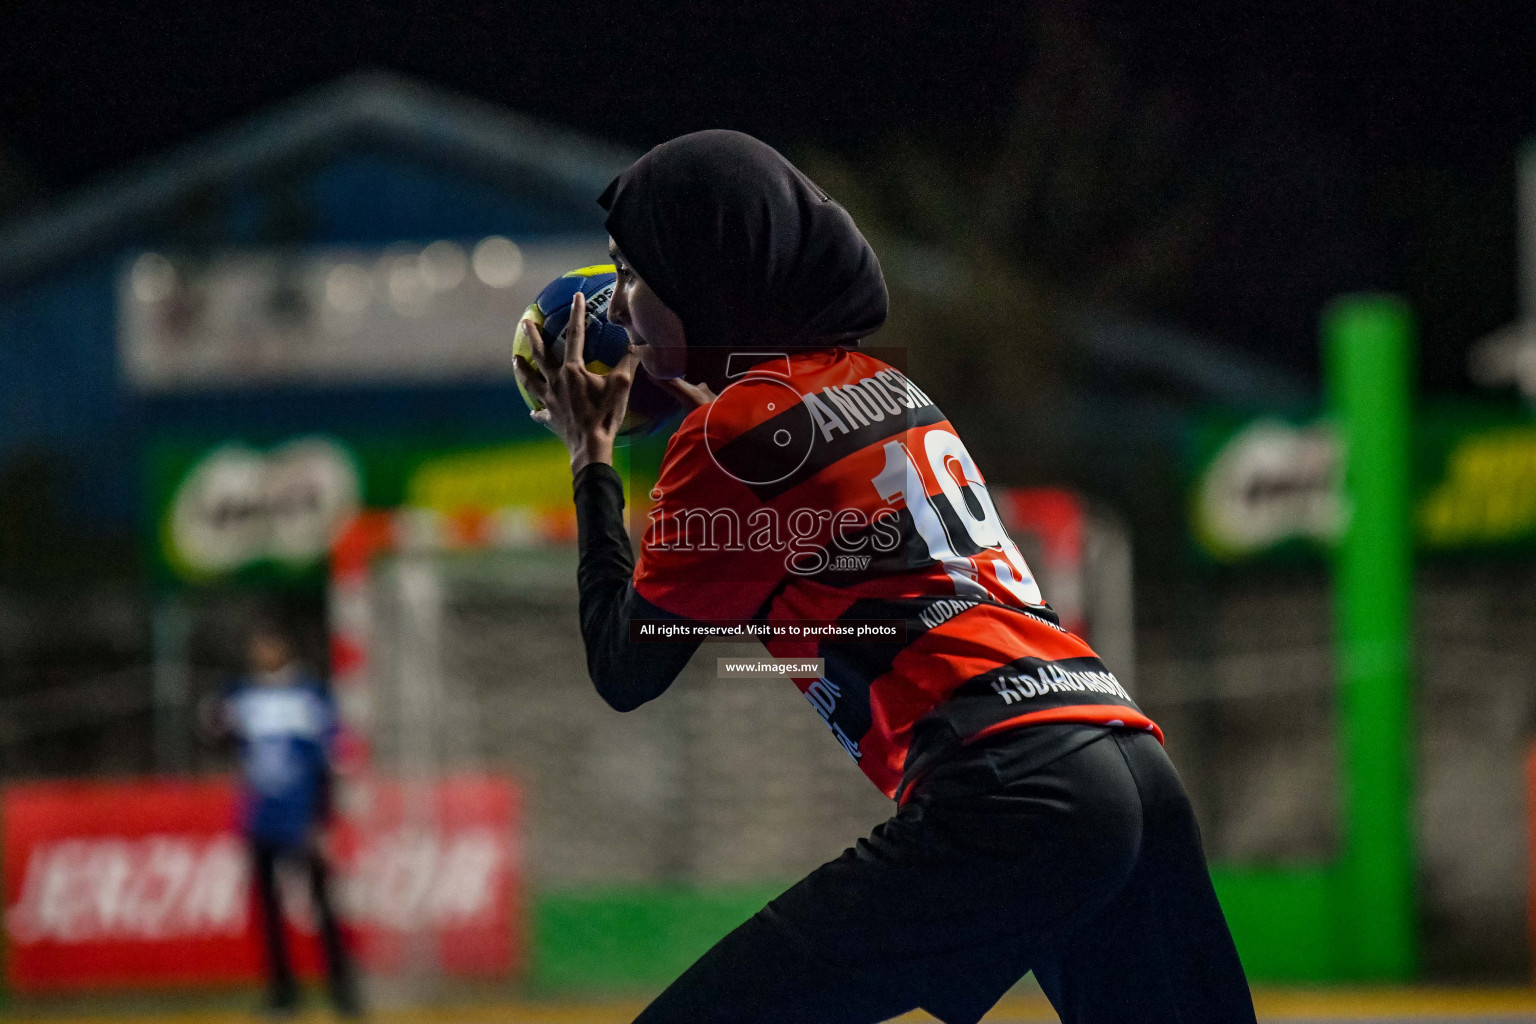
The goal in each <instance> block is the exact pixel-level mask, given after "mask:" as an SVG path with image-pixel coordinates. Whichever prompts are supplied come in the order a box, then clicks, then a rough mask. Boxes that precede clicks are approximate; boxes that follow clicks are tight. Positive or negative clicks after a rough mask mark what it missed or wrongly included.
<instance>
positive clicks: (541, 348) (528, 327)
mask: <svg viewBox="0 0 1536 1024" xmlns="http://www.w3.org/2000/svg"><path fill="white" fill-rule="evenodd" d="M523 333H524V334H526V335H528V347H529V348H531V349H533V361H534V362H535V363H536V364H538V365H539V366H541V367H545V368H546V369H547V368H548V367H549V352H548V351H547V350H548V348H549V346H547V345H545V344H544V331H543V330H542V329H540V327H539V325H538V324H536V323H534V322H533V321H532V320H524V321H523Z"/></svg>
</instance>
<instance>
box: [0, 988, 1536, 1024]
mask: <svg viewBox="0 0 1536 1024" xmlns="http://www.w3.org/2000/svg"><path fill="white" fill-rule="evenodd" d="M644 1005H645V1004H644V1002H637V1001H625V1002H586V1003H577V1002H548V1003H545V1002H517V1003H487V1004H463V1005H455V1006H443V1007H436V1008H430V1009H411V1010H405V1009H402V1010H380V1011H377V1012H374V1013H370V1014H369V1020H370V1021H374V1022H377V1024H628V1022H629V1021H632V1020H633V1019H634V1018H635V1016H636V1015H637V1014H639V1012H640V1011H641V1010H642V1009H643V1008H644ZM1254 1005H1255V1007H1256V1008H1257V1010H1258V1012H1259V1017H1260V1019H1261V1020H1272V1019H1282V1020H1286V1021H1305V1020H1308V1019H1327V1020H1361V1021H1368V1020H1377V1021H1381V1020H1385V1019H1388V1018H1395V1019H1405V1020H1407V1021H1412V1020H1413V1019H1414V1018H1416V1017H1459V1016H1466V1017H1472V1016H1479V1015H1481V1016H1509V1015H1519V1014H1526V1015H1529V1016H1530V1018H1531V1019H1532V1020H1533V1021H1536V989H1532V988H1503V989H1486V988H1480V989H1469V988H1443V987H1435V988H1429V987H1425V988H1394V989H1363V988H1349V989H1274V988H1265V989H1259V990H1257V991H1256V992H1255V993H1254ZM334 1019H335V1018H334V1017H332V1016H331V1015H330V1014H329V1013H328V1012H326V1011H324V1010H321V1009H315V1010H310V1011H307V1012H305V1013H303V1014H301V1015H300V1016H298V1017H296V1018H294V1020H295V1022H296V1024H321V1022H329V1021H333V1020H334ZM263 1020H264V1018H262V1017H261V1016H260V1015H258V1014H254V1013H248V1012H241V1011H238V1010H229V1009H218V1010H170V1011H154V1010H150V1009H145V1008H142V1007H134V1008H132V1009H127V1010H124V1011H123V1012H120V1013H107V1012H103V1011H101V1010H100V1009H97V1010H94V1011H92V1012H89V1013H84V1014H81V1013H74V1012H69V1011H64V1010H61V1011H50V1010H49V1009H48V1008H46V1007H43V1006H36V1005H33V1006H27V1007H18V1006H12V1007H10V1008H9V1009H7V1010H4V1011H0V1024H22V1022H23V1021H25V1022H27V1024H150V1022H154V1024H256V1022H262V1021H263ZM932 1020H933V1018H931V1017H929V1016H928V1015H927V1014H924V1013H912V1014H907V1015H906V1016H904V1017H902V1018H900V1021H901V1022H902V1024H922V1022H929V1021H932ZM986 1020H987V1021H989V1022H993V1024H1036V1022H1055V1021H1056V1014H1055V1013H1054V1012H1053V1011H1052V1010H1051V1007H1050V1004H1049V1003H1048V1002H1046V1000H1045V999H1044V997H1042V996H1038V995H1032V996H1025V995H1020V996H1010V997H1007V998H1005V999H1004V1000H1003V1001H1002V1002H1001V1003H999V1004H998V1005H997V1007H996V1008H995V1009H994V1010H993V1011H992V1012H991V1013H989V1014H987V1017H986Z"/></svg>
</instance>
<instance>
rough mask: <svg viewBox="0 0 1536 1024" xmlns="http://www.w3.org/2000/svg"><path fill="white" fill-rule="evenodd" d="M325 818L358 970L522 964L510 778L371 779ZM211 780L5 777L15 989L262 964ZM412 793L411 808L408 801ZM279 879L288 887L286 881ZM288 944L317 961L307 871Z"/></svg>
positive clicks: (245, 975)
mask: <svg viewBox="0 0 1536 1024" xmlns="http://www.w3.org/2000/svg"><path fill="white" fill-rule="evenodd" d="M363 792H364V794H365V799H363V800H360V801H359V800H354V801H352V802H353V803H355V804H357V805H358V806H357V807H356V808H355V809H353V810H351V812H350V816H349V817H348V818H347V819H345V820H343V821H341V822H340V823H338V825H337V827H336V828H335V829H334V833H335V834H334V836H333V839H334V843H333V845H334V848H335V856H334V858H333V864H334V866H335V868H336V875H335V878H334V881H333V884H334V885H335V886H336V897H337V900H338V903H339V905H340V912H341V914H342V916H343V919H344V921H345V923H346V924H347V925H348V928H349V933H350V935H351V937H352V941H353V945H354V948H355V950H356V952H357V954H358V955H359V957H360V960H361V962H362V964H363V966H364V969H365V970H367V971H369V972H371V973H376V974H386V975H393V974H397V973H399V972H401V971H405V970H412V969H416V970H420V969H431V970H433V971H437V972H441V973H444V974H449V975H454V976H461V977H492V978H494V977H503V976H505V975H506V974H507V973H508V972H510V971H512V970H513V969H514V968H516V967H517V966H518V965H519V963H520V961H521V952H522V938H521V934H520V927H521V912H520V904H519V889H520V884H521V882H520V880H521V866H520V858H519V848H518V842H517V828H518V820H519V804H518V797H517V793H516V790H515V789H514V788H513V786H512V784H511V783H510V782H508V781H507V780H505V779H498V778H493V777H489V776H481V775H463V776H453V777H449V778H445V779H440V780H437V781H435V782H430V783H418V784H414V785H411V784H402V783H399V782H394V781H385V780H378V781H372V782H369V783H367V784H366V786H365V788H364V789H363ZM236 800H237V797H236V793H235V789H234V787H233V786H232V785H231V784H229V783H227V782H222V781H210V782H192V781H187V782H182V781H170V780H153V781H142V782H121V783H95V782H67V783H38V784H30V785H16V786H8V787H6V788H5V790H4V793H3V796H0V843H3V854H4V860H5V933H6V943H7V948H6V961H5V969H6V979H7V983H8V984H9V985H10V986H11V987H12V989H13V990H15V991H18V992H56V991H67V990H72V989H82V988H112V987H134V988H139V987H173V986H179V985H209V984H212V985H218V984H239V983H252V982H256V981H258V980H259V979H260V978H261V977H262V976H263V973H262V966H263V965H262V953H261V947H260V938H259V935H258V934H257V927H258V922H257V915H256V910H255V904H254V894H253V889H252V884H251V875H250V864H249V860H248V856H247V852H246V846H245V842H244V840H243V839H242V838H241V836H240V835H239V834H238V832H237V831H236V828H235V822H236V809H237V808H236ZM408 808H409V810H408ZM290 882H291V884H289V883H290ZM282 888H283V902H284V908H285V911H286V914H287V918H288V928H289V939H290V948H291V949H292V950H293V952H294V955H295V959H296V962H297V964H298V966H299V968H300V970H301V971H303V972H305V973H308V974H310V975H315V974H318V973H319V968H320V962H319V952H318V944H317V942H316V941H315V939H314V925H313V921H312V915H311V913H310V908H309V906H308V901H307V893H306V890H305V888H304V885H303V884H302V880H301V879H299V878H298V877H297V876H295V877H294V878H292V879H291V880H290V879H285V880H284V882H283V884H282Z"/></svg>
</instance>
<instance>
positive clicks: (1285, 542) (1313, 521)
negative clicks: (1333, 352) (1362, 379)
mask: <svg viewBox="0 0 1536 1024" xmlns="http://www.w3.org/2000/svg"><path fill="white" fill-rule="evenodd" d="M1411 436H1412V446H1411V450H1410V451H1409V453H1408V455H1409V471H1410V474H1411V486H1412V498H1411V500H1412V509H1413V519H1414V522H1413V532H1414V538H1415V544H1416V546H1417V548H1418V550H1419V551H1420V552H1421V553H1423V554H1431V555H1457V554H1467V555H1471V554H1476V553H1479V552H1502V553H1512V554H1525V555H1536V416H1533V415H1532V414H1531V413H1530V412H1529V411H1527V410H1524V409H1520V408H1517V407H1507V406H1503V405H1494V404H1492V403H1486V404H1481V403H1473V402H1455V403H1452V402H1441V403H1436V404H1433V405H1426V406H1425V407H1423V408H1421V409H1419V410H1417V411H1416V412H1415V415H1414V419H1413V423H1412V435H1411ZM1340 466H1341V463H1340V451H1339V444H1338V441H1337V439H1336V437H1335V436H1334V433H1333V430H1332V429H1331V427H1330V426H1329V424H1328V421H1327V420H1326V419H1325V418H1316V419H1310V420H1297V419H1285V418H1281V417H1275V416H1260V417H1242V416H1234V415H1222V414H1217V415H1212V416H1208V417H1206V418H1205V419H1204V420H1202V421H1201V422H1200V423H1199V424H1198V425H1197V427H1196V429H1195V431H1194V435H1193V444H1192V446H1191V451H1190V482H1189V503H1188V508H1189V524H1190V536H1191V540H1192V545H1193V548H1194V550H1195V551H1196V552H1197V553H1198V555H1199V556H1200V557H1202V558H1203V559H1206V560H1209V561H1214V562H1222V563H1241V562H1245V561H1251V560H1254V559H1265V560H1287V559H1294V558H1298V557H1299V558H1309V557H1316V556H1318V555H1319V554H1322V553H1324V552H1326V551H1327V550H1328V548H1329V546H1330V545H1331V544H1332V542H1333V540H1334V539H1336V538H1337V537H1338V536H1339V535H1340V533H1341V531H1342V530H1343V528H1344V526H1345V524H1346V523H1347V522H1348V516H1349V509H1348V508H1347V507H1346V503H1345V502H1344V500H1343V496H1342V490H1341V486H1340V485H1341V481H1340V478H1339V474H1340V472H1341V469H1340Z"/></svg>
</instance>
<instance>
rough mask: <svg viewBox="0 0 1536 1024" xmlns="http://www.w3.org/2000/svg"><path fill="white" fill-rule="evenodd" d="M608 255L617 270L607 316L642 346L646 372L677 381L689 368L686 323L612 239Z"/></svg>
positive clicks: (657, 377)
mask: <svg viewBox="0 0 1536 1024" xmlns="http://www.w3.org/2000/svg"><path fill="white" fill-rule="evenodd" d="M608 255H609V256H611V257H612V258H613V265H614V267H615V268H616V269H617V271H618V280H617V281H616V282H615V283H614V288H613V298H612V299H610V300H609V301H608V319H609V320H610V321H612V322H613V323H616V324H618V325H619V326H620V327H622V328H624V329H625V330H626V331H628V332H629V340H630V341H632V342H634V343H635V344H636V345H638V346H639V347H640V365H641V366H644V367H645V372H646V373H648V374H650V375H651V377H652V378H654V379H655V380H676V379H677V378H679V377H681V376H682V375H683V371H684V370H686V369H687V368H688V349H687V347H686V346H685V344H684V339H683V322H682V321H681V320H679V319H678V317H677V314H676V313H674V312H672V310H671V309H670V308H668V306H667V304H666V303H665V302H662V301H661V299H660V298H659V297H657V295H656V293H655V292H653V291H651V289H650V287H649V286H648V285H647V284H646V283H645V282H644V281H642V280H640V277H639V275H637V274H636V273H635V272H634V270H633V269H632V268H631V267H630V266H629V263H628V261H626V260H625V259H624V254H623V253H621V252H620V251H619V247H618V246H617V245H616V244H614V242H613V240H612V239H609V241H608Z"/></svg>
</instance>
